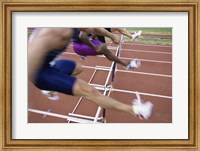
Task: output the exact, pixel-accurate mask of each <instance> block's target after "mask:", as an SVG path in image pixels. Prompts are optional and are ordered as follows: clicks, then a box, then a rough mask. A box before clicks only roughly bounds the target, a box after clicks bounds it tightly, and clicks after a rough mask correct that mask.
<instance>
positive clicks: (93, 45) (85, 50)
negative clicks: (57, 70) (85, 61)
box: [73, 28, 141, 70]
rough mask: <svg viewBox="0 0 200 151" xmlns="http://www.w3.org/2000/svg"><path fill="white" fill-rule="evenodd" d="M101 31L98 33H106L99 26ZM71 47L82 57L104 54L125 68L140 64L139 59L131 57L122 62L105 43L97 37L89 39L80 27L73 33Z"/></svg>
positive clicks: (135, 66) (128, 68) (132, 67)
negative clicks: (129, 59)
mask: <svg viewBox="0 0 200 151" xmlns="http://www.w3.org/2000/svg"><path fill="white" fill-rule="evenodd" d="M100 29H101V30H102V32H101V33H100V34H102V35H107V33H109V32H108V31H107V30H105V29H103V28H100ZM73 48H74V51H75V52H76V53H77V54H78V55H80V56H83V57H86V56H97V55H104V56H105V57H106V58H107V59H109V60H110V61H114V62H116V63H119V64H121V65H122V66H124V67H125V68H126V69H127V70H130V69H135V68H139V67H140V65H141V62H140V60H138V59H133V60H132V61H128V62H124V61H122V60H121V59H120V58H118V57H117V56H115V55H114V54H112V52H110V51H109V50H108V48H107V46H106V44H104V43H102V42H101V41H99V40H98V39H90V37H89V36H88V33H87V32H85V30H84V29H82V28H76V29H75V30H74V34H73Z"/></svg>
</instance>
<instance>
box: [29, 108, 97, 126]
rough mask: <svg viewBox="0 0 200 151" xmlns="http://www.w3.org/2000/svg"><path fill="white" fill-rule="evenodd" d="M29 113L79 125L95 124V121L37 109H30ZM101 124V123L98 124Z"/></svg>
mask: <svg viewBox="0 0 200 151" xmlns="http://www.w3.org/2000/svg"><path fill="white" fill-rule="evenodd" d="M28 111H29V112H33V113H37V114H42V115H48V116H53V117H57V118H62V119H66V120H70V121H75V122H78V123H94V122H93V121H90V120H85V119H80V118H75V117H70V116H66V115H61V114H56V113H51V112H46V111H41V110H36V109H30V108H29V109H28ZM97 123H99V122H97Z"/></svg>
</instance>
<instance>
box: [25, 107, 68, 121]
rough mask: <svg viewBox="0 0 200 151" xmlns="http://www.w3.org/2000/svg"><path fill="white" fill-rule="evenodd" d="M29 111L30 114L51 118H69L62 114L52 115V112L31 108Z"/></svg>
mask: <svg viewBox="0 0 200 151" xmlns="http://www.w3.org/2000/svg"><path fill="white" fill-rule="evenodd" d="M28 111H29V112H34V113H38V114H43V115H49V116H54V117H58V118H63V119H66V120H67V118H68V116H66V115H61V114H57V113H51V112H47V111H41V110H35V109H30V108H28Z"/></svg>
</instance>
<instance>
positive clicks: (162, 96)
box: [28, 35, 172, 123]
mask: <svg viewBox="0 0 200 151" xmlns="http://www.w3.org/2000/svg"><path fill="white" fill-rule="evenodd" d="M148 36H149V35H148ZM159 37H161V38H163V37H165V36H164V35H163V36H162V35H159ZM107 45H108V48H110V50H111V51H112V53H114V54H115V53H116V48H117V46H118V45H115V44H112V43H107ZM59 58H62V59H72V60H75V61H77V62H79V63H81V64H83V67H84V71H83V72H82V73H81V74H80V75H79V76H78V77H80V78H82V79H84V80H85V81H87V82H88V83H90V84H91V85H94V86H99V87H98V88H99V89H100V88H101V86H103V85H104V84H105V81H106V80H107V76H108V73H109V69H110V66H111V65H112V62H110V61H108V60H107V59H106V58H105V57H103V56H98V57H87V58H86V60H81V59H80V57H79V56H77V55H76V54H75V53H74V52H73V48H72V45H70V47H69V49H68V50H67V51H66V52H64V53H63V54H62V55H61V56H59ZM120 58H121V59H123V60H127V61H128V60H130V59H132V58H138V59H140V60H141V63H142V66H141V67H140V68H139V69H136V70H134V71H127V70H124V69H123V68H122V67H121V66H120V65H117V70H116V73H115V79H114V81H113V82H112V90H111V91H108V92H110V93H109V94H107V95H110V96H111V97H113V98H115V99H117V100H119V101H121V102H124V103H127V104H131V102H132V100H133V99H135V98H136V95H135V92H136V91H138V92H139V93H140V95H141V98H142V99H143V100H144V101H151V102H152V103H153V104H154V112H153V116H152V118H151V119H149V120H139V119H137V118H135V117H134V116H132V115H130V114H128V113H124V112H118V111H110V110H106V122H107V123H172V47H171V46H159V45H145V44H138V43H127V42H126V41H125V42H124V43H123V44H122V48H121V49H120ZM95 68H96V69H98V70H96V72H95V73H94V71H95ZM93 75H94V76H93ZM92 76H93V77H92ZM91 77H92V78H91ZM108 84H109V85H111V80H110V78H109V81H108ZM28 87H29V90H28V108H29V112H28V122H29V123H74V122H70V119H69V117H72V118H73V119H76V118H77V117H76V116H69V113H73V114H78V115H83V116H87V117H88V116H89V117H95V115H96V113H97V109H98V106H97V105H96V104H94V103H92V102H90V101H88V100H85V99H82V100H81V102H80V104H79V105H78V107H77V108H76V110H75V109H74V108H75V106H76V104H77V102H78V101H79V100H80V98H79V97H74V96H67V95H64V94H59V96H60V99H59V100H58V101H51V100H49V99H48V98H46V97H45V96H44V95H42V94H41V92H40V91H39V90H38V89H37V88H36V87H35V86H34V85H33V84H32V83H30V82H29V83H28ZM101 92H102V93H103V90H102V91H101ZM101 116H102V110H101V112H100V117H101ZM67 118H68V120H67ZM79 119H80V118H78V120H79ZM85 119H86V118H84V117H81V122H83V123H84V120H85ZM92 122H93V121H92ZM99 122H101V120H99Z"/></svg>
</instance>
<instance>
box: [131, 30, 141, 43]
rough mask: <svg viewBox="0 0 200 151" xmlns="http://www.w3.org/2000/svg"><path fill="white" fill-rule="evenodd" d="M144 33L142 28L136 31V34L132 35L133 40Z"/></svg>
mask: <svg viewBox="0 0 200 151" xmlns="http://www.w3.org/2000/svg"><path fill="white" fill-rule="evenodd" d="M141 35H142V30H140V31H138V32H135V34H134V35H132V41H133V42H134V41H135V40H136V39H137V38H138V37H140V36H141Z"/></svg>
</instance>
